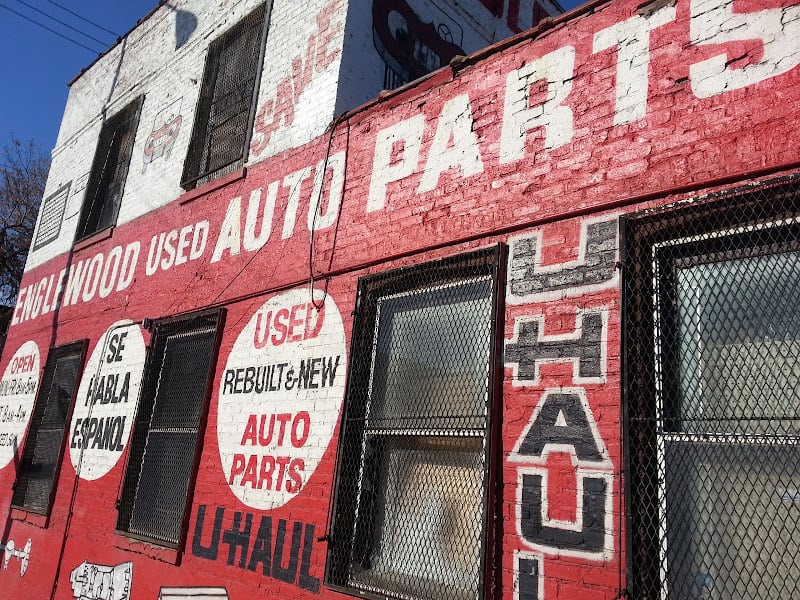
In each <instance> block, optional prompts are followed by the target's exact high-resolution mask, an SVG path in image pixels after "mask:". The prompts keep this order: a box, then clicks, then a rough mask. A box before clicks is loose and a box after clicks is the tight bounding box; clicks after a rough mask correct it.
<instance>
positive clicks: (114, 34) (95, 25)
mask: <svg viewBox="0 0 800 600" xmlns="http://www.w3.org/2000/svg"><path fill="white" fill-rule="evenodd" d="M47 2H49V3H50V4H52V5H53V6H57V7H58V8H60V9H61V10H63V11H64V12H68V13H69V14H71V15H72V16H73V17H77V18H78V19H80V20H81V21H84V22H85V23H88V24H89V25H92V26H94V27H97V28H98V29H102V30H103V31H105V32H106V33H110V34H111V35H113V36H116V37H122V36H121V35H120V34H119V33H117V32H116V31H111V30H110V29H106V28H105V27H103V26H102V25H99V24H97V23H95V22H94V21H90V20H89V19H87V18H86V17H82V16H81V15H79V14H78V13H76V12H73V11H71V10H70V9H68V8H67V7H66V6H62V5H61V4H59V3H58V2H53V0H47Z"/></svg>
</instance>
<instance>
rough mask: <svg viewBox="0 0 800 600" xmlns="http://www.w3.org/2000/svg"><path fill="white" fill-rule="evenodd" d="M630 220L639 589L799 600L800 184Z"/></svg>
mask: <svg viewBox="0 0 800 600" xmlns="http://www.w3.org/2000/svg"><path fill="white" fill-rule="evenodd" d="M623 226H624V232H625V238H624V239H625V240H626V242H625V256H624V264H625V273H626V278H625V286H624V290H625V291H624V293H625V303H624V306H625V309H624V310H625V315H624V319H623V321H624V323H625V339H626V348H625V360H626V369H625V372H626V375H625V389H626V422H625V425H626V440H625V442H626V448H627V450H626V454H627V457H628V458H627V460H628V463H629V482H628V490H629V493H628V502H629V507H628V511H627V514H628V518H629V520H630V527H629V529H628V531H629V532H630V540H629V543H630V547H629V558H630V562H631V565H630V567H631V568H630V569H629V574H630V575H629V580H630V581H629V583H630V586H631V591H632V592H633V597H634V598H664V599H668V600H672V599H676V600H677V599H681V600H683V599H698V600H699V599H703V600H729V599H730V598H748V599H750V600H767V599H774V598H797V597H800V519H799V518H798V510H800V311H798V310H797V307H798V306H800V187H798V185H797V184H796V183H793V182H790V183H786V182H785V181H780V182H775V183H772V184H764V185H762V186H761V187H760V188H759V189H757V190H756V191H753V188H752V187H751V188H748V191H747V192H746V193H740V194H725V195H720V196H716V197H712V198H706V199H704V200H702V201H697V202H694V203H691V204H689V205H686V204H682V205H681V206H680V207H667V208H666V209H659V210H656V211H651V212H648V213H644V214H641V215H635V216H632V217H629V218H626V219H624V220H623Z"/></svg>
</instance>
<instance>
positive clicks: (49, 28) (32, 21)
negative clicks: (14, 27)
mask: <svg viewBox="0 0 800 600" xmlns="http://www.w3.org/2000/svg"><path fill="white" fill-rule="evenodd" d="M0 8H5V9H6V10H7V11H9V12H12V13H14V14H15V15H17V16H18V17H21V18H23V19H25V20H26V21H30V22H31V23H33V24H34V25H38V26H39V27H41V28H42V29H46V30H47V31H49V32H50V33H54V34H56V35H57V36H58V37H60V38H64V39H65V40H67V41H68V42H72V43H73V44H75V45H76V46H80V47H81V48H84V49H85V50H88V51H89V52H95V53H97V54H100V52H101V51H100V50H96V49H95V48H90V47H89V46H86V45H85V44H82V43H81V42H79V41H77V40H73V39H72V38H71V37H67V36H66V35H64V34H63V33H60V32H58V31H56V30H55V29H53V28H51V27H48V26H47V25H45V24H43V23H39V21H36V20H34V19H31V18H30V17H29V16H27V15H24V14H22V13H21V12H18V11H16V10H14V9H13V8H11V7H9V6H6V5H5V4H3V3H2V2H0Z"/></svg>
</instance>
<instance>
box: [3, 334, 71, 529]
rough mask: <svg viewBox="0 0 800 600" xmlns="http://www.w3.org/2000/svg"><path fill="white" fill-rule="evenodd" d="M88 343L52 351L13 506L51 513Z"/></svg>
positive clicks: (46, 366) (34, 414) (24, 453)
mask: <svg viewBox="0 0 800 600" xmlns="http://www.w3.org/2000/svg"><path fill="white" fill-rule="evenodd" d="M85 350H86V342H85V341H82V342H76V343H74V344H70V345H68V346H61V347H59V348H52V349H51V350H50V353H49V354H48V356H47V364H46V365H45V369H44V373H43V375H42V385H41V387H40V388H39V393H38V395H37V397H36V405H35V407H34V409H33V415H32V417H31V425H30V430H29V432H28V438H27V441H26V442H25V448H24V451H23V453H22V459H21V460H20V466H19V471H18V475H17V481H16V483H15V485H14V495H13V497H12V499H11V503H12V504H13V505H14V506H18V507H21V508H24V509H26V510H29V511H31V512H36V513H41V514H48V513H49V512H50V506H51V504H52V498H53V492H54V491H55V480H56V478H57V476H58V470H59V466H60V465H61V456H62V454H63V450H64V428H65V427H66V424H67V420H68V419H69V417H70V415H71V414H72V405H73V401H74V399H75V392H76V388H77V383H78V379H79V376H80V368H81V364H82V363H83V357H84V353H85Z"/></svg>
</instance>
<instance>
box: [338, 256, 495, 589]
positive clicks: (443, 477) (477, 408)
mask: <svg viewBox="0 0 800 600" xmlns="http://www.w3.org/2000/svg"><path fill="white" fill-rule="evenodd" d="M501 255H502V254H501V248H500V247H498V248H491V249H488V250H483V251H478V252H474V253H470V254H466V255H462V256H457V257H454V258H452V259H446V260H442V261H437V262H434V263H429V264H425V265H421V266H416V267H410V268H406V269H400V270H397V271H391V272H387V273H385V274H380V275H375V276H370V277H366V278H363V279H362V280H361V281H360V283H359V293H358V305H357V311H356V323H355V325H354V331H353V342H352V345H351V361H350V379H349V383H348V394H347V398H346V404H345V413H344V421H343V426H342V435H341V442H340V447H339V467H338V471H337V476H336V494H335V501H334V508H333V515H332V529H331V537H332V539H331V543H330V545H329V548H328V571H327V582H328V584H329V585H331V586H332V587H335V588H339V589H341V590H343V591H346V592H349V593H353V594H357V595H366V596H370V595H375V596H378V595H379V596H380V597H384V598H385V597H394V598H433V597H436V598H442V599H453V600H468V599H475V598H480V597H482V595H483V589H484V571H485V565H486V539H487V527H486V522H487V514H488V508H487V496H488V493H487V487H488V477H489V469H488V456H489V431H490V427H489V425H490V420H491V419H490V414H491V405H492V396H493V382H494V363H495V350H496V347H497V346H498V343H497V341H496V339H495V336H496V335H497V329H496V326H495V319H494V317H495V315H496V313H497V303H498V296H499V294H498V280H499V277H498V269H499V265H500V262H501Z"/></svg>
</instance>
